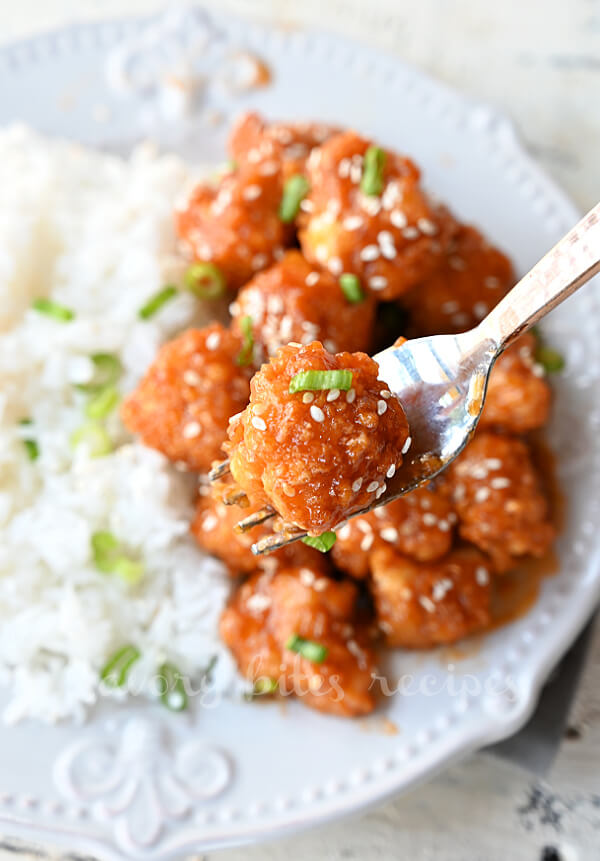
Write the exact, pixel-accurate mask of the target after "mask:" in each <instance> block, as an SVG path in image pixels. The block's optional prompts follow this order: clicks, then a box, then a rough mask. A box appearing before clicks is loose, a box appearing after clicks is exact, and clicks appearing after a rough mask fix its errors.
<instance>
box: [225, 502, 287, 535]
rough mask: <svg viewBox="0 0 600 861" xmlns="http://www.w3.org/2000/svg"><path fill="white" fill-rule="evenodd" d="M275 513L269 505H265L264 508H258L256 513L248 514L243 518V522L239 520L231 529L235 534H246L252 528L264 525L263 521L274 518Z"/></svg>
mask: <svg viewBox="0 0 600 861" xmlns="http://www.w3.org/2000/svg"><path fill="white" fill-rule="evenodd" d="M276 514H277V512H276V511H275V509H274V508H271V506H270V505H265V507H264V508H260V509H259V510H258V511H255V512H254V514H249V515H248V517H244V519H243V520H240V522H239V523H236V525H235V526H234V527H233V528H234V530H235V532H238V533H242V532H247V531H248V530H249V529H252V527H253V526H259V524H261V523H264V522H265V520H270V519H271V517H275V515H276Z"/></svg>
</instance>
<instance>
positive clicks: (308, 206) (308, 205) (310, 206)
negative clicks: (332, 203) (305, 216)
mask: <svg viewBox="0 0 600 861" xmlns="http://www.w3.org/2000/svg"><path fill="white" fill-rule="evenodd" d="M300 209H301V210H302V212H314V211H315V205H314V203H313V202H312V200H308V198H306V197H305V198H304V200H301V201H300Z"/></svg>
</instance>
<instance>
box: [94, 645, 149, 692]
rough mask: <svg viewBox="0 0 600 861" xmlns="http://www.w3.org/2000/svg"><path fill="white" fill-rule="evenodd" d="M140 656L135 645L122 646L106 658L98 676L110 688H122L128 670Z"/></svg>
mask: <svg viewBox="0 0 600 861" xmlns="http://www.w3.org/2000/svg"><path fill="white" fill-rule="evenodd" d="M140 657H141V656H140V651H139V649H136V647H135V646H131V645H127V646H123V648H122V649H119V650H118V651H117V652H115V653H114V655H112V656H111V657H110V658H109V659H108V661H107V662H106V664H105V665H104V667H103V668H102V670H101V671H100V678H101V679H102V681H103V682H104V683H105V684H107V685H108V686H109V687H111V688H122V687H123V685H124V684H125V682H126V681H127V676H128V675H129V670H130V669H131V667H132V666H133V665H134V664H135V662H136V661H137V660H139V658H140Z"/></svg>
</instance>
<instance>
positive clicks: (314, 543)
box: [302, 532, 337, 553]
mask: <svg viewBox="0 0 600 861" xmlns="http://www.w3.org/2000/svg"><path fill="white" fill-rule="evenodd" d="M336 540H337V535H336V534H335V532H322V533H321V534H320V535H307V536H306V538H303V539H302V542H303V544H308V546H309V547H314V548H315V550H320V551H321V553H328V552H329V551H330V550H331V548H332V547H333V545H334V544H335V542H336Z"/></svg>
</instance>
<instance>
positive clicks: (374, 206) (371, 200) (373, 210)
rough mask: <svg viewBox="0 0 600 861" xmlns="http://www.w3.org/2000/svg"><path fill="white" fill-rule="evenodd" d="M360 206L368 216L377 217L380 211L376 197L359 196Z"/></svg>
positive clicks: (379, 202)
mask: <svg viewBox="0 0 600 861" xmlns="http://www.w3.org/2000/svg"><path fill="white" fill-rule="evenodd" d="M360 205H361V207H362V208H363V209H364V210H365V212H366V213H367V214H368V215H379V212H380V210H381V201H380V200H379V198H377V197H367V196H366V195H361V198H360Z"/></svg>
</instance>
